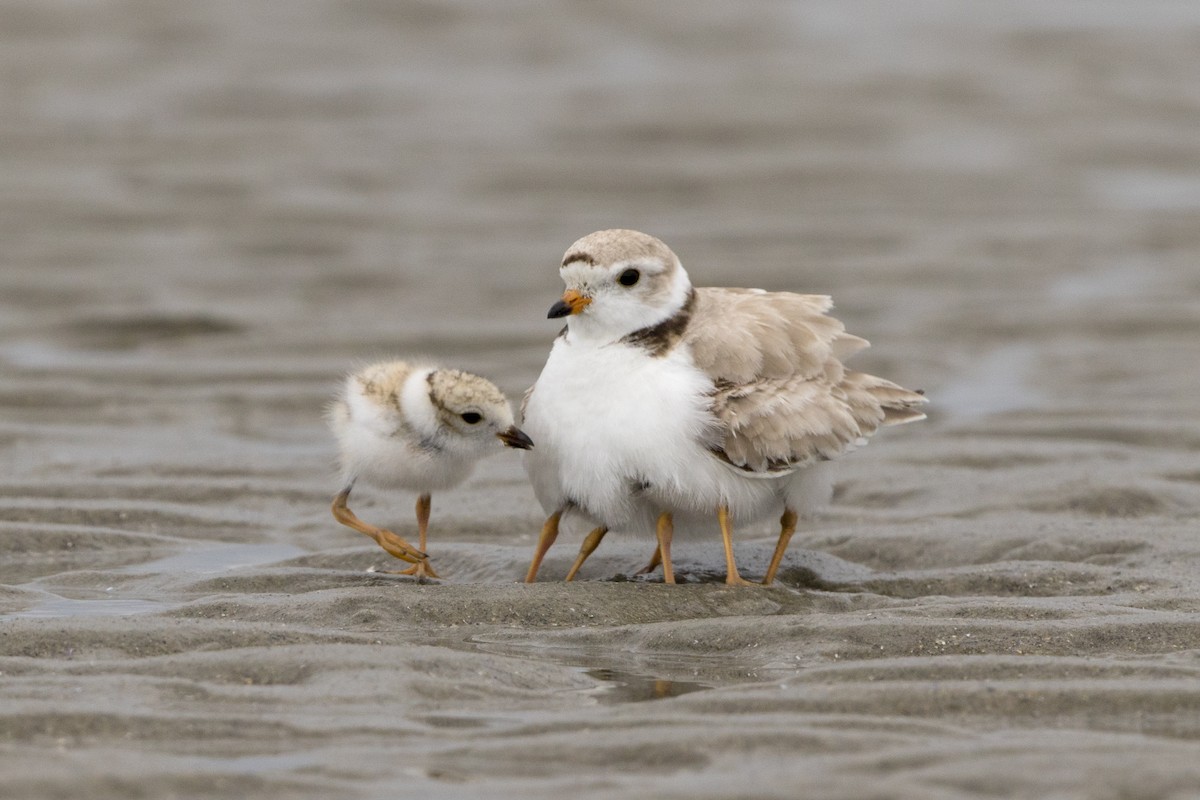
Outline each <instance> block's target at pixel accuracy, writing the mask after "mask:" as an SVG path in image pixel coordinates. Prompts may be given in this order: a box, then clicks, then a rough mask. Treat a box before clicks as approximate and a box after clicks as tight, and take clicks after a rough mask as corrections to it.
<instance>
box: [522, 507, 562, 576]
mask: <svg viewBox="0 0 1200 800" xmlns="http://www.w3.org/2000/svg"><path fill="white" fill-rule="evenodd" d="M562 515H563V509H561V508H560V509H559V510H558V511H555V512H554V513H553V514H551V515H550V516H549V517H547V518H546V522H545V524H544V525H542V533H541V535H540V536H538V543H537V550H535V551H533V561H531V562H530V564H529V571H528V572H526V573H525V582H526V583H533V582H534V581H535V580H537V574H538V570H539V569H541V566H542V559H543V558H545V557H546V551H547V550H549V549H550V546H551V545H553V544H554V540H555V539H557V538H558V521H559V520H560V519H562Z"/></svg>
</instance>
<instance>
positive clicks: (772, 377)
mask: <svg viewBox="0 0 1200 800" xmlns="http://www.w3.org/2000/svg"><path fill="white" fill-rule="evenodd" d="M831 306H832V301H831V300H830V298H828V297H825V296H823V295H802V294H791V293H787V292H759V291H754V290H746V289H698V290H697V296H696V310H695V313H694V314H693V316H692V324H690V325H689V326H688V331H687V333H686V334H685V335H684V341H685V342H686V343H687V344H688V345H689V346H690V348H691V352H692V357H693V359H694V361H695V363H696V365H697V366H698V367H699V368H700V369H702V370H703V371H704V372H706V373H707V374H708V375H709V376H711V377H712V379H713V385H714V391H713V396H712V406H711V408H712V412H713V414H714V415H715V416H716V417H717V419H718V420H719V421H720V423H721V426H722V428H723V432H724V441H723V442H722V443H721V445H720V446H719V447H718V448H717V449H715V451H714V452H716V454H717V455H718V456H719V457H721V458H723V459H724V460H726V461H728V462H729V463H730V464H732V465H733V466H735V467H738V468H740V469H742V470H745V471H746V472H749V473H752V474H761V475H764V476H766V475H772V474H780V473H783V472H790V471H791V470H793V469H795V468H797V467H801V466H804V465H806V464H809V463H812V462H814V461H819V460H828V459H831V458H835V457H837V456H838V455H840V454H842V453H843V452H845V451H846V450H848V449H852V448H853V447H854V446H855V445H856V444H858V443H860V442H861V441H862V440H864V439H865V438H866V437H868V436H870V435H871V434H873V433H874V432H875V431H876V430H877V429H878V428H879V427H880V426H882V425H891V424H898V423H901V422H911V421H914V420H918V419H923V418H924V416H925V415H924V414H923V413H921V412H920V411H919V410H917V406H919V405H921V404H922V403H924V402H925V398H924V396H922V395H920V394H918V393H916V392H910V391H908V390H907V389H904V388H902V387H900V386H897V385H896V384H894V383H892V382H891V381H886V380H884V379H882V378H877V377H875V376H873V375H867V374H865V373H862V372H853V371H848V370H847V369H846V368H845V367H844V366H843V365H842V359H844V358H848V357H850V356H851V355H853V354H854V353H856V352H858V351H859V350H861V349H863V348H864V347H867V341H866V340H865V339H861V338H859V337H858V336H854V335H852V334H849V333H846V329H845V327H844V326H843V325H842V323H841V322H839V321H838V320H836V319H834V318H833V317H830V316H829V315H828V314H827V313H826V312H827V311H828V310H829V309H830V308H831Z"/></svg>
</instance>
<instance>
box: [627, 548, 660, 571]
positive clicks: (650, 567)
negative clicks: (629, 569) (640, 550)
mask: <svg viewBox="0 0 1200 800" xmlns="http://www.w3.org/2000/svg"><path fill="white" fill-rule="evenodd" d="M661 563H662V550H660V549H659V547H658V545H655V546H654V555H652V556H650V561H648V562H647V563H646V566H644V567H642V568H641V569H639V570H638V571H637V572H635V573H633V574H634V575H649V574H650V573H651V572H654V570H655V568H657V567H658V565H659V564H661Z"/></svg>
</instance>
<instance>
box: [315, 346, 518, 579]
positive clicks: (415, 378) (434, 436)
mask: <svg viewBox="0 0 1200 800" xmlns="http://www.w3.org/2000/svg"><path fill="white" fill-rule="evenodd" d="M329 425H330V427H331V428H332V429H333V433H334V436H336V437H337V441H338V447H339V451H340V456H341V459H340V460H341V468H342V478H343V489H342V491H341V492H339V493H338V495H337V497H335V498H334V500H333V516H334V519H336V520H337V521H338V522H340V523H342V524H343V525H345V526H347V527H350V528H353V529H354V530H356V531H359V532H361V533H365V534H366V535H368V536H370V537H371V538H372V539H374V540H375V541H376V543H377V544H378V545H379V546H380V547H382V548H383V549H384V550H386V551H387V552H388V553H390V554H392V555H393V556H395V557H396V558H399V559H402V560H404V561H408V562H411V563H412V564H413V566H412V567H409V568H408V569H406V570H402V571H401V572H400V574H403V575H415V576H416V577H417V578H424V577H426V576H428V577H431V578H436V577H439V576H438V574H437V573H436V572H434V570H433V567H432V566H431V565H430V563H429V558H428V556H427V555H426V554H425V543H426V534H427V530H428V526H429V513H430V509H431V506H432V494H433V492H435V491H441V490H445V489H452V488H454V487H455V486H458V485H459V484H461V483H462V482H463V481H465V480H466V479H467V477H468V476H469V475H470V474H471V471H472V470H473V469H474V467H475V463H476V462H477V461H478V460H479V459H480V458H482V457H483V456H486V455H488V454H489V453H492V452H495V450H496V449H497V447H496V443H497V440H498V441H499V442H501V443H503V444H504V445H506V446H508V447H515V448H517V449H519V450H528V449H529V448H531V447H533V442H532V441H530V439H529V437H528V436H526V435H525V433H524V432H523V431H521V430H520V429H519V428H517V426H516V425H515V424H514V423H513V415H512V408H511V406H509V404H508V399H507V398H505V396H504V394H503V393H502V392H501V391H500V390H499V389H497V388H496V386H495V385H494V384H492V383H491V382H490V381H488V380H486V379H485V378H481V377H479V376H478V375H472V374H470V373H468V372H461V371H459V370H456V369H443V368H440V367H435V366H432V365H429V364H419V363H409V362H406V361H387V362H383V363H378V364H372V365H370V366H367V367H364V368H363V369H360V370H358V371H357V372H355V373H354V374H352V375H350V376H349V377H347V378H346V382H345V384H344V385H343V386H342V390H341V392H340V393H339V394H338V396H337V398H336V399H335V400H334V401H333V403H332V404H331V405H330V407H329ZM358 480H362V481H364V482H365V483H369V484H371V485H373V486H376V487H378V488H382V489H408V490H410V491H415V492H417V493H418V496H417V533H418V537H419V538H418V542H419V544H418V546H417V547H413V546H412V545H411V544H409V543H408V542H407V541H405V540H404V539H403V538H402V537H401V536H399V535H397V534H395V533H393V532H392V531H389V530H387V529H385V528H379V527H376V526H374V525H370V524H368V523H365V522H363V521H362V520H360V519H359V518H358V517H357V516H355V514H354V512H353V511H351V510H350V509H349V507H347V501H348V500H349V498H350V491H351V489H353V488H354V485H355V482H356V481H358Z"/></svg>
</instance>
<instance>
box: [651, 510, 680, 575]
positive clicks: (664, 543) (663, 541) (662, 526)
mask: <svg viewBox="0 0 1200 800" xmlns="http://www.w3.org/2000/svg"><path fill="white" fill-rule="evenodd" d="M655 533H656V534H657V535H658V557H659V558H660V559H662V568H663V583H674V582H675V568H674V567H673V566H671V537H672V536H674V535H675V524H674V522H673V520H672V519H671V512H670V511H664V512H663V513H662V514H660V515H659V517H658V525H657V526H656V529H655Z"/></svg>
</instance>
